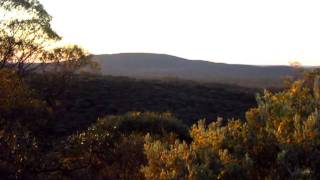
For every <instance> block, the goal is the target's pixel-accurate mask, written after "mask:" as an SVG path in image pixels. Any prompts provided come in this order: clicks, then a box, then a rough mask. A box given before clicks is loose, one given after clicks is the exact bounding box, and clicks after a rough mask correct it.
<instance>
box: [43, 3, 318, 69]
mask: <svg viewBox="0 0 320 180" xmlns="http://www.w3.org/2000/svg"><path fill="white" fill-rule="evenodd" d="M40 2H41V3H42V4H43V5H44V7H45V9H46V10H47V11H48V12H49V13H50V14H51V15H52V16H53V22H52V25H53V28H54V29H55V30H57V32H58V33H59V34H60V35H62V36H63V37H64V41H65V42H70V43H77V44H79V45H81V46H82V47H84V48H85V49H87V50H89V51H90V52H91V53H94V54H112V53H125V52H146V53H161V54H162V53H164V54H170V55H175V56H179V57H183V58H187V59H199V60H209V61H214V62H225V63H232V64H257V65H278V64H282V65H288V62H289V61H299V62H301V63H302V64H303V65H320V21H319V20H320V11H319V9H320V1H317V0H40Z"/></svg>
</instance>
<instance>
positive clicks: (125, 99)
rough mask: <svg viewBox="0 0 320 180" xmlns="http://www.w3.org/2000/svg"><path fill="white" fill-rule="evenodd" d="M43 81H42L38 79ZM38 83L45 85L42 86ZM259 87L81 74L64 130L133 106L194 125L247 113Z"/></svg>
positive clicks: (63, 112) (67, 101) (66, 103)
mask: <svg viewBox="0 0 320 180" xmlns="http://www.w3.org/2000/svg"><path fill="white" fill-rule="evenodd" d="M38 82H39V80H38ZM37 88H40V86H38V87H37ZM254 95H255V91H254V90H253V89H246V88H240V87H237V86H231V85H221V84H201V83H194V82H189V81H160V80H159V81H151V80H134V79H129V78H121V77H82V78H80V80H79V81H78V82H77V83H74V84H73V85H72V86H70V87H69V88H68V90H67V92H66V94H65V95H64V96H63V98H62V99H61V101H62V102H61V104H63V107H60V109H59V111H58V112H57V113H56V116H58V117H57V118H55V119H58V120H59V121H61V122H60V123H55V124H57V125H58V126H59V127H58V128H54V129H59V131H61V133H62V132H66V131H69V130H70V129H73V130H78V129H81V128H85V127H87V126H88V125H90V124H91V123H92V122H94V121H96V119H97V118H98V117H102V116H104V115H120V114H125V113H126V112H130V111H140V112H145V111H152V112H171V113H172V114H173V115H174V116H176V117H177V118H179V119H181V120H183V122H184V123H186V124H188V125H191V124H193V123H195V122H196V121H198V120H199V119H201V118H206V119H207V120H208V122H210V121H214V120H215V119H216V118H217V117H218V116H219V117H224V118H231V117H235V118H237V117H243V116H244V112H245V111H246V110H247V109H248V108H250V107H252V106H254V105H255V99H254Z"/></svg>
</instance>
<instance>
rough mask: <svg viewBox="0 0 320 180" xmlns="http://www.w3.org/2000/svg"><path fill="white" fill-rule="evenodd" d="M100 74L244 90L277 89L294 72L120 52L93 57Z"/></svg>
mask: <svg viewBox="0 0 320 180" xmlns="http://www.w3.org/2000/svg"><path fill="white" fill-rule="evenodd" d="M92 59H93V60H94V61H96V62H98V63H99V64H100V66H101V73H102V74H104V75H113V76H128V77H134V78H143V79H163V78H168V79H185V80H193V81H202V82H218V83H227V84H237V85H241V86H248V87H278V86H279V85H281V82H282V79H283V77H286V76H294V75H295V74H296V73H297V72H296V71H295V70H294V69H293V68H291V67H289V66H252V65H238V64H224V63H214V62H209V61H202V60H188V59H183V58H179V57H175V56H170V55H164V54H148V53H123V54H112V55H95V56H93V58H92Z"/></svg>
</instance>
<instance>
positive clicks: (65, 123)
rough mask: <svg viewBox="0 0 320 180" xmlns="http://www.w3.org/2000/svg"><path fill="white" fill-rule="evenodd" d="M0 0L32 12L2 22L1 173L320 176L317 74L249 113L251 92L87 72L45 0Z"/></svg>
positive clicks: (266, 97) (268, 96)
mask: <svg viewBox="0 0 320 180" xmlns="http://www.w3.org/2000/svg"><path fill="white" fill-rule="evenodd" d="M0 5H1V6H0V8H2V9H1V10H7V11H8V12H9V13H10V12H11V11H12V10H13V11H14V12H15V13H18V12H19V11H23V15H26V14H27V15H30V16H24V17H27V19H23V18H22V19H21V18H19V17H21V16H18V18H13V19H8V20H6V21H2V20H1V23H0V26H1V28H2V29H1V31H0V45H1V46H0V178H1V179H320V172H319V169H320V114H319V108H320V89H319V76H320V71H319V70H314V71H313V72H308V73H306V74H305V77H304V78H303V79H301V80H297V81H292V82H289V81H288V82H287V85H288V88H287V89H284V90H282V91H278V92H271V91H268V90H265V91H264V92H263V93H262V95H258V96H257V98H256V100H257V105H256V107H253V108H251V109H248V111H247V112H246V115H245V117H242V116H241V112H242V110H243V109H244V108H247V107H248V106H249V105H250V106H251V103H252V102H251V97H250V96H251V91H250V90H248V89H243V88H239V87H234V86H224V85H212V84H211V85H204V84H198V83H190V82H173V81H170V82H160V81H155V82H151V81H133V80H130V79H119V78H110V77H98V76H89V75H84V74H82V75H80V70H81V68H83V67H84V66H86V65H88V64H90V65H94V64H91V62H90V61H88V59H87V54H86V53H84V52H83V50H82V49H81V48H78V47H77V46H73V47H71V48H68V47H61V48H54V49H52V50H48V49H45V48H44V44H43V43H45V42H52V41H57V40H58V39H59V36H57V35H56V34H55V33H54V31H52V29H51V28H50V20H51V17H50V16H49V15H48V14H47V13H46V11H45V10H44V9H43V7H42V6H41V4H40V3H39V2H38V1H37V0H3V1H0ZM9 17H10V16H9ZM28 18H29V19H28ZM12 32H17V33H13V34H12ZM34 33H36V35H33V34H34ZM32 37H37V38H40V39H37V38H35V39H36V40H35V39H34V38H32ZM40 40H43V41H40ZM40 42H43V43H40ZM35 57H37V58H40V59H39V60H41V61H43V63H41V64H40V65H39V66H34V65H33V64H32V63H31V64H30V61H32V60H34V58H35ZM52 60H54V62H52ZM47 63H51V64H53V65H54V66H50V71H45V70H46V68H41V67H42V66H46V65H47ZM51 67H54V68H51ZM86 67H87V66H86ZM39 70H42V71H39ZM218 103H221V104H218ZM128 111H132V112H128ZM133 111H135V112H133ZM139 111H141V112H139ZM150 111H154V112H150ZM220 111H221V112H220ZM105 114H109V115H107V116H105ZM111 114H112V115H111ZM219 114H222V116H224V117H228V119H225V120H223V119H222V118H217V120H216V121H212V122H211V121H210V120H212V118H216V117H217V116H218V115H219ZM175 116H176V117H175ZM231 116H235V117H236V118H231ZM204 117H206V118H209V121H206V122H205V120H199V121H198V120H197V121H198V122H195V119H196V118H204ZM238 117H239V118H238ZM191 124H193V125H191ZM190 125H191V126H190Z"/></svg>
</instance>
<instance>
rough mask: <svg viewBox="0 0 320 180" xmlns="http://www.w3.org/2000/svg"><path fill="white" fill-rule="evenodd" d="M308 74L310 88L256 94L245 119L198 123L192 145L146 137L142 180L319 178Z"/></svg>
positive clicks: (301, 85) (319, 116)
mask: <svg viewBox="0 0 320 180" xmlns="http://www.w3.org/2000/svg"><path fill="white" fill-rule="evenodd" d="M308 75H309V76H310V75H312V79H314V82H313V83H312V85H311V83H308V81H307V79H305V80H299V81H296V82H294V83H293V84H292V86H291V87H290V88H289V89H288V90H285V91H283V92H279V93H271V92H269V91H265V92H264V94H263V95H261V96H260V95H258V96H257V102H258V106H257V107H256V108H252V109H250V110H249V111H248V112H247V113H246V121H241V120H229V121H228V122H227V124H224V123H223V121H221V120H218V121H216V122H213V123H211V124H209V125H208V126H207V125H206V124H205V122H204V121H199V122H198V124H196V125H194V126H193V127H192V129H191V130H190V134H191V137H192V138H193V141H192V142H191V143H186V142H183V141H179V140H177V141H175V142H174V143H168V142H165V141H161V140H155V139H153V138H151V136H147V137H146V143H145V146H144V148H145V153H146V156H147V159H148V163H147V165H145V166H144V167H143V168H142V170H141V171H142V172H143V173H144V175H145V177H146V179H319V178H320V172H319V169H320V111H319V110H320V95H319V93H320V91H319V76H318V75H319V74H317V73H314V74H308ZM309 76H306V77H308V78H309V79H310V77H309Z"/></svg>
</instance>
